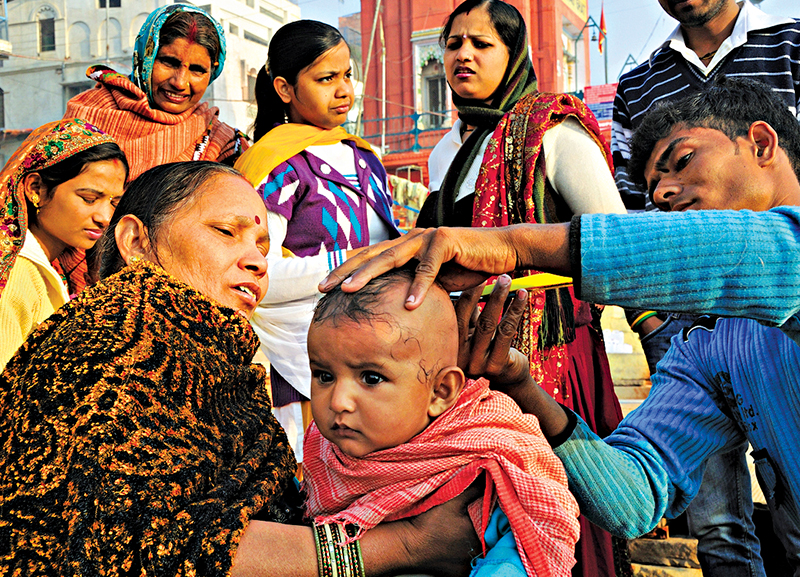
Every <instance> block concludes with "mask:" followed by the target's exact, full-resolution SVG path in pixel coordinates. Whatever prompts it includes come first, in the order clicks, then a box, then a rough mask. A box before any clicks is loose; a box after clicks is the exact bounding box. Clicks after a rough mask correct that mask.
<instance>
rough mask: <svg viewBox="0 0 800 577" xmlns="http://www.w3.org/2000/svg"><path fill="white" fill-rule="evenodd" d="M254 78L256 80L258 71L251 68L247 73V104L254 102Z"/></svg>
mask: <svg viewBox="0 0 800 577" xmlns="http://www.w3.org/2000/svg"><path fill="white" fill-rule="evenodd" d="M256 78H258V71H257V70H256V69H255V68H251V69H250V71H249V72H248V73H247V102H255V101H256Z"/></svg>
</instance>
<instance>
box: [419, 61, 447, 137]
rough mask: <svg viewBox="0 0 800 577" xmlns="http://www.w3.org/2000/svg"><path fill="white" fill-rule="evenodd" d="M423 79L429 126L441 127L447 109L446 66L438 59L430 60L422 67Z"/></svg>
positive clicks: (424, 102)
mask: <svg viewBox="0 0 800 577" xmlns="http://www.w3.org/2000/svg"><path fill="white" fill-rule="evenodd" d="M422 80H423V83H424V84H423V86H424V87H425V91H424V93H423V106H424V110H423V112H425V113H427V114H426V115H425V117H424V119H425V126H426V127H427V128H438V127H440V126H441V125H442V124H443V123H444V121H445V118H446V115H445V114H444V113H445V111H446V110H447V79H446V78H445V75H444V66H442V63H441V62H439V61H438V60H435V59H433V60H430V61H429V62H428V63H427V64H426V65H425V66H424V67H423V68H422Z"/></svg>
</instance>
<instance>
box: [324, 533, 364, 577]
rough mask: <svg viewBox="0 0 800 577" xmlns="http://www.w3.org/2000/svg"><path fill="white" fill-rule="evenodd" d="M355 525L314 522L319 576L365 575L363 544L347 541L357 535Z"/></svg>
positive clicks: (361, 576) (350, 576) (344, 576)
mask: <svg viewBox="0 0 800 577" xmlns="http://www.w3.org/2000/svg"><path fill="white" fill-rule="evenodd" d="M356 532H357V528H356V527H355V526H354V525H346V526H343V525H340V524H338V523H320V524H316V523H315V524H314V544H315V545H316V547H317V563H318V566H319V577H365V573H364V560H363V559H362V557H361V544H360V543H359V542H358V540H354V541H352V542H350V543H346V541H347V540H348V539H349V538H351V537H354V536H355V535H356Z"/></svg>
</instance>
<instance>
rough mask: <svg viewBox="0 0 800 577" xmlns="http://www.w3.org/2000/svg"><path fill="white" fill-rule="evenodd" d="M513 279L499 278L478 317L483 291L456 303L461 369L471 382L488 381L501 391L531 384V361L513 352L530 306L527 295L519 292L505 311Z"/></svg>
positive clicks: (473, 291) (466, 293)
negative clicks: (512, 343) (515, 337)
mask: <svg viewBox="0 0 800 577" xmlns="http://www.w3.org/2000/svg"><path fill="white" fill-rule="evenodd" d="M510 284H511V278H510V277H509V276H507V275H500V276H499V277H498V278H497V283H496V284H495V288H494V291H493V292H492V294H491V295H490V297H489V301H488V302H487V303H486V305H485V306H484V307H483V310H482V311H480V314H478V309H477V304H478V300H479V299H480V296H481V292H482V287H478V288H475V289H470V290H467V291H464V293H463V294H462V295H461V298H459V299H458V302H457V303H456V318H457V319H458V335H459V343H460V347H459V351H458V366H459V367H461V369H462V370H463V371H464V374H466V375H467V376H468V377H470V378H478V377H485V378H486V379H488V380H489V381H490V382H491V384H492V386H493V387H494V388H496V389H499V390H504V389H506V388H510V387H514V386H519V385H527V384H529V382H530V381H531V376H530V366H529V362H528V358H527V357H526V356H525V355H523V354H522V353H521V352H519V351H518V350H516V349H513V348H511V341H512V340H513V339H514V336H515V335H516V334H517V327H518V326H519V321H520V319H521V318H522V313H523V312H524V310H525V306H526V305H527V304H528V292H527V291H526V290H520V291H517V293H516V295H515V298H514V300H513V301H512V302H511V304H510V305H509V306H508V307H507V308H506V310H505V312H504V311H503V308H504V307H505V304H506V301H507V299H508V295H509V286H510Z"/></svg>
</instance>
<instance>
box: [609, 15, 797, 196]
mask: <svg viewBox="0 0 800 577" xmlns="http://www.w3.org/2000/svg"><path fill="white" fill-rule="evenodd" d="M659 3H660V4H661V6H662V7H663V8H664V10H665V11H666V12H667V14H669V15H670V16H672V17H673V18H675V19H676V20H678V22H679V23H680V25H679V26H678V27H677V28H676V29H675V30H674V32H673V33H672V34H671V35H670V36H669V37H668V38H667V40H666V41H665V42H664V44H662V45H661V46H660V47H659V48H658V49H657V50H655V51H654V52H653V53H652V54H651V55H650V58H649V59H648V61H647V62H644V63H643V64H641V65H639V66H638V67H637V68H635V69H634V70H632V71H630V72H628V73H627V74H624V75H623V76H622V78H621V79H620V81H619V86H618V87H617V95H616V98H615V100H614V119H613V130H612V136H611V151H612V153H613V155H614V166H615V168H616V180H617V187H618V188H619V191H620V194H621V195H622V199H623V201H624V202H625V205H626V207H627V208H628V209H630V210H637V209H638V210H640V209H643V208H645V203H647V204H648V205H649V201H648V200H646V197H647V195H646V194H645V191H643V190H640V189H638V188H637V187H636V186H635V185H634V184H633V183H632V182H630V180H629V179H628V174H627V170H626V167H627V162H628V158H629V157H630V150H629V144H628V143H629V140H630V137H631V134H632V133H633V131H634V130H635V129H636V127H637V126H639V123H640V122H641V120H642V117H643V116H644V114H645V113H646V112H647V111H648V110H649V109H650V108H652V107H653V105H655V104H656V103H657V102H659V101H662V100H670V101H672V100H678V99H680V98H682V97H684V96H687V95H689V94H691V93H693V92H697V91H699V90H701V89H702V88H703V87H704V86H706V85H707V84H708V83H710V82H711V81H713V79H714V78H716V77H718V76H720V75H722V74H724V75H726V76H731V77H746V78H751V79H753V80H759V81H761V82H764V83H765V84H768V85H770V86H771V87H772V89H773V90H774V91H775V92H776V93H777V94H778V95H779V96H780V97H781V98H783V100H784V101H785V102H786V106H788V107H789V109H790V110H792V112H794V113H795V114H797V112H798V102H800V20H798V19H793V18H782V17H777V16H772V15H769V14H765V13H764V12H762V11H761V10H759V9H758V8H755V7H754V6H753V5H752V4H750V3H749V2H747V1H744V2H739V3H737V2H736V1H735V0H659ZM648 208H650V207H648Z"/></svg>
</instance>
